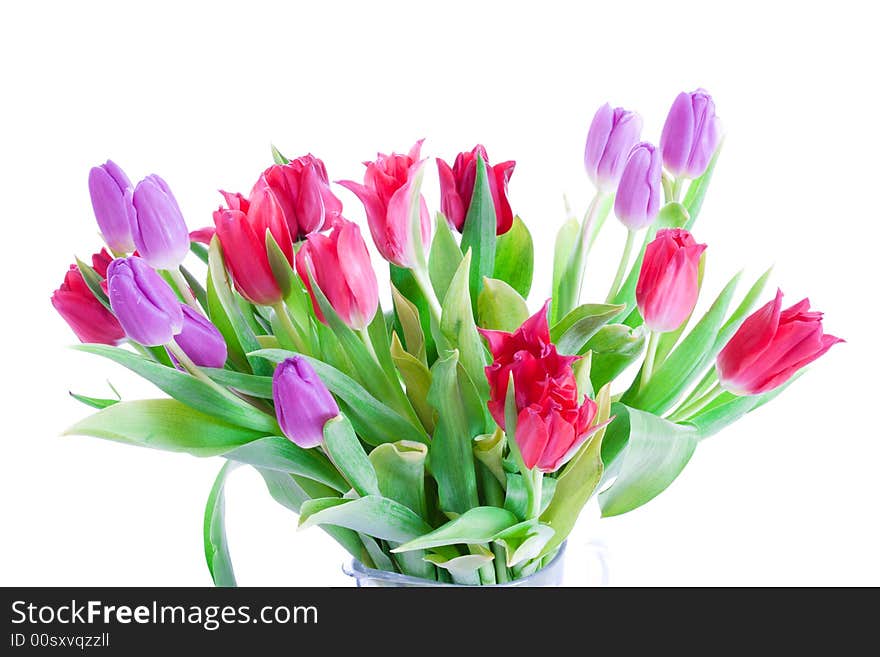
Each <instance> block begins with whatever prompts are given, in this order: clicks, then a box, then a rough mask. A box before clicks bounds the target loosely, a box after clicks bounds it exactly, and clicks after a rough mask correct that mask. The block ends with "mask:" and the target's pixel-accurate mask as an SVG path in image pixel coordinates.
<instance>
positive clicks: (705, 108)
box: [660, 89, 721, 179]
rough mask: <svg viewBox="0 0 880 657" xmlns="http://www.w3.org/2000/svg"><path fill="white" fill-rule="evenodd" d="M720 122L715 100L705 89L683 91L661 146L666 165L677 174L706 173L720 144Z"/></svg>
mask: <svg viewBox="0 0 880 657" xmlns="http://www.w3.org/2000/svg"><path fill="white" fill-rule="evenodd" d="M720 141H721V121H720V120H719V119H718V117H717V116H715V102H714V101H713V100H712V96H710V95H709V94H708V93H707V92H706V91H705V90H704V89H697V90H696V91H694V92H691V93H689V94H688V93H684V92H682V93H680V94H678V98H676V99H675V102H674V103H672V107H671V108H670V109H669V115H668V116H667V117H666V123H665V124H664V125H663V134H662V135H661V136H660V149H661V150H662V151H663V164H664V165H666V168H667V169H669V172H670V173H671V174H672V175H673V176H676V177H683V178H691V179H693V178H698V177H699V176H701V175H703V172H704V171H705V170H706V167H707V166H709V161H710V160H711V159H712V155H714V154H715V149H717V148H718V143H719V142H720Z"/></svg>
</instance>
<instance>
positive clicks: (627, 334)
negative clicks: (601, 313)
mask: <svg viewBox="0 0 880 657" xmlns="http://www.w3.org/2000/svg"><path fill="white" fill-rule="evenodd" d="M644 346H645V330H644V327H642V326H639V327H637V328H631V327H629V326H627V325H625V324H606V325H605V326H603V327H602V328H600V329H599V330H598V331H597V332H596V334H595V335H594V336H593V337H592V338H590V339H589V340H588V341H587V344H586V345H584V347H583V348H582V349H581V353H591V354H592V360H591V363H590V382H591V383H592V385H593V389H594V390H599V389H600V388H602V387H603V386H605V385H606V384H607V383H609V382H611V381H613V380H614V379H616V378H617V376H618V375H619V374H621V373H622V372H623V371H624V370H625V369H626V368H627V367H629V366H630V364H632V363H634V362H635V361H636V360H637V359H638V357H639V356H640V355H641V354H642V350H643V349H644Z"/></svg>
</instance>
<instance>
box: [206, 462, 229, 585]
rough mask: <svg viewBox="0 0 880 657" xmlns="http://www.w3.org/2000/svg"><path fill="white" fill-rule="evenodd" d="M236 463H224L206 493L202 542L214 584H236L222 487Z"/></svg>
mask: <svg viewBox="0 0 880 657" xmlns="http://www.w3.org/2000/svg"><path fill="white" fill-rule="evenodd" d="M236 465H237V464H236V463H226V464H224V466H223V467H222V468H220V472H219V473H218V474H217V478H216V479H215V480H214V485H213V486H212V487H211V493H210V495H208V503H207V504H206V505H205V521H204V531H203V534H204V543H205V561H206V562H207V563H208V570H209V571H211V578H212V579H213V580H214V586H236V583H235V571H234V570H233V568H232V559H231V558H230V556H229V546H228V545H227V543H226V522H225V517H224V516H225V513H226V501H225V499H224V495H223V489H224V487H225V485H226V476H227V475H228V474H229V473H230V472H231V471H232V470H233V469H234V468H235V467H236Z"/></svg>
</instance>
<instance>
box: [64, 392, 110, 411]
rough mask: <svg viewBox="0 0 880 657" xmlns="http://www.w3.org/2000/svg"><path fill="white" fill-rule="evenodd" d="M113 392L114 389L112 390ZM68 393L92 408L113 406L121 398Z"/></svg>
mask: <svg viewBox="0 0 880 657" xmlns="http://www.w3.org/2000/svg"><path fill="white" fill-rule="evenodd" d="M114 392H115V391H114ZM68 394H69V395H70V396H71V397H73V398H74V399H75V400H77V401H78V402H81V403H83V404H85V405H86V406H91V407H92V408H97V409H101V408H107V407H108V406H113V404H117V403H119V402H120V401H121V400H120V399H119V397H116V398H115V399H104V398H101V397H89V396H87V395H78V394H77V393H75V392H68Z"/></svg>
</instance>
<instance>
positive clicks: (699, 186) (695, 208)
mask: <svg viewBox="0 0 880 657" xmlns="http://www.w3.org/2000/svg"><path fill="white" fill-rule="evenodd" d="M723 145H724V143H723V142H722V143H720V144H718V148H716V149H715V153H714V154H713V155H712V159H711V160H709V165H708V166H707V167H706V170H705V171H704V172H703V175H701V176H700V177H699V178H695V179H694V180H692V181H691V184H690V185H689V186H688V190H687V194H685V195H684V200H683V201H682V205H684V207H685V209H687V211H688V215H689V218H688V220H687V222H686V223H685V224H684V228H685V229H687V230H690V229H691V228H692V227H693V225H694V222H695V221H696V220H697V216H698V215H699V214H700V210H701V209H702V207H703V199H704V198H705V197H706V191H707V190H708V189H709V183H710V182H712V174H713V173H714V172H715V164H716V163H717V162H718V156H719V155H721V147H722V146H723Z"/></svg>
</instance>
